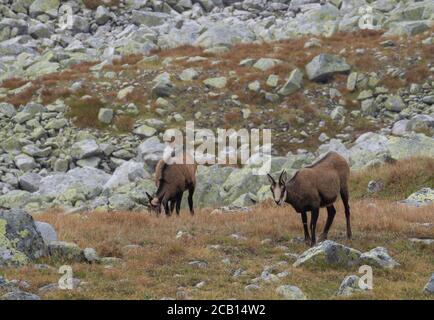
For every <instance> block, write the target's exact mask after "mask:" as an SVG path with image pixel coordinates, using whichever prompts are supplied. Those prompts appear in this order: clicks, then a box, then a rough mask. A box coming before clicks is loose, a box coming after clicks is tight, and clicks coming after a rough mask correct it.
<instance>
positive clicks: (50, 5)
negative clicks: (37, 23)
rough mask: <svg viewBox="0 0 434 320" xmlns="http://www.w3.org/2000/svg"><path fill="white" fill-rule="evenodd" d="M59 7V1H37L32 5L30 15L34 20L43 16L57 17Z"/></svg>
mask: <svg viewBox="0 0 434 320" xmlns="http://www.w3.org/2000/svg"><path fill="white" fill-rule="evenodd" d="M59 5H60V1H59V0H35V1H33V3H32V4H31V5H30V8H29V14H30V16H31V17H33V18H34V17H37V16H38V15H41V14H47V15H49V16H51V17H56V16H57V15H58V12H57V9H58V8H59Z"/></svg>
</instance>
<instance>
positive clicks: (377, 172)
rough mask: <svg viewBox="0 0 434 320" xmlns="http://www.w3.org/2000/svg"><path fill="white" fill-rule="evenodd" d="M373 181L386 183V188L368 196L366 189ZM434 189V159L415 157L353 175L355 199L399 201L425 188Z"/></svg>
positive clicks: (352, 192)
mask: <svg viewBox="0 0 434 320" xmlns="http://www.w3.org/2000/svg"><path fill="white" fill-rule="evenodd" d="M371 180H377V181H378V180H379V181H382V182H383V183H384V188H383V189H382V190H381V191H380V192H378V193H376V194H374V195H368V194H367V191H366V187H367V185H368V182H369V181H371ZM423 187H431V188H433V187H434V159H433V158H428V157H413V158H409V159H405V160H400V161H398V162H396V163H392V164H386V165H383V166H380V167H375V168H369V169H365V170H361V171H358V172H353V173H352V174H351V181H350V189H351V194H352V195H353V197H355V198H363V197H366V196H370V197H372V196H373V197H378V198H383V199H391V200H399V199H405V198H407V197H408V196H409V195H410V194H411V193H413V192H415V191H417V190H419V189H421V188H423Z"/></svg>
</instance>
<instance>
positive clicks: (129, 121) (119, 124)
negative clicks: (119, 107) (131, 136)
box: [114, 115, 135, 132]
mask: <svg viewBox="0 0 434 320" xmlns="http://www.w3.org/2000/svg"><path fill="white" fill-rule="evenodd" d="M134 123H135V120H134V118H132V117H130V116H127V115H120V116H117V117H116V118H115V120H114V125H115V126H116V128H117V129H118V130H119V131H121V132H131V131H132V130H133V126H134Z"/></svg>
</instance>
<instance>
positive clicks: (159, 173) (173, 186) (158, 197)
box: [146, 159, 196, 215]
mask: <svg viewBox="0 0 434 320" xmlns="http://www.w3.org/2000/svg"><path fill="white" fill-rule="evenodd" d="M155 185H156V186H157V192H156V193H155V195H154V196H151V195H150V194H149V193H146V194H147V196H148V198H149V205H150V208H151V210H152V211H154V212H156V213H157V214H159V213H161V210H162V209H163V210H164V212H165V213H166V215H170V214H171V213H172V212H173V209H174V208H175V205H176V213H177V214H178V215H179V210H180V208H181V201H182V196H183V194H184V191H186V190H188V206H189V208H190V214H192V215H193V214H194V209H193V194H194V189H195V186H196V165H195V164H186V163H185V162H184V163H182V164H180V163H173V164H167V163H166V161H164V159H161V160H160V161H159V162H158V163H157V166H156V168H155ZM169 206H170V208H169ZM169 209H170V210H169Z"/></svg>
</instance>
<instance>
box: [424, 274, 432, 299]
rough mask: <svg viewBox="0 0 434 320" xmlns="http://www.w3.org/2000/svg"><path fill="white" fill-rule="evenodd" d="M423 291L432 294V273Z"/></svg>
mask: <svg viewBox="0 0 434 320" xmlns="http://www.w3.org/2000/svg"><path fill="white" fill-rule="evenodd" d="M423 292H424V293H426V294H431V295H434V273H433V274H432V275H431V278H430V279H429V281H428V283H427V284H426V286H425V287H424V288H423Z"/></svg>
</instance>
